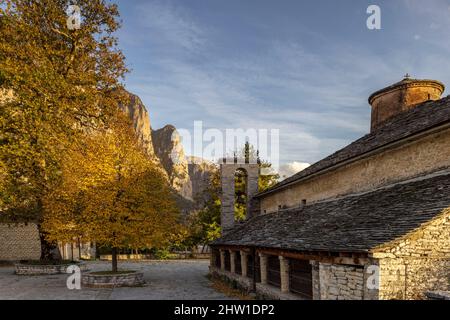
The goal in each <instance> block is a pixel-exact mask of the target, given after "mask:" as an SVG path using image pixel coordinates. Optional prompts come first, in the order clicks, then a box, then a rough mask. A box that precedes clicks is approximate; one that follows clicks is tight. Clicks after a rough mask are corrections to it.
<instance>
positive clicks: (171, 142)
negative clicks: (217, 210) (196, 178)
mask: <svg viewBox="0 0 450 320" xmlns="http://www.w3.org/2000/svg"><path fill="white" fill-rule="evenodd" d="M152 139H153V148H154V150H155V153H156V156H157V157H158V159H159V160H160V162H161V165H162V166H163V168H164V170H165V171H166V172H167V174H168V176H169V182H170V184H171V185H172V187H173V188H174V189H175V190H176V191H177V192H178V193H179V194H180V195H181V196H182V197H183V198H186V199H189V200H192V195H193V193H192V182H191V177H190V176H189V166H188V161H187V159H186V156H185V154H184V149H183V145H182V144H181V141H180V136H179V135H178V133H177V131H176V129H175V127H174V126H172V125H167V126H165V127H164V128H161V129H159V130H156V131H152Z"/></svg>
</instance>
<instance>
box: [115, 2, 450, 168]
mask: <svg viewBox="0 0 450 320" xmlns="http://www.w3.org/2000/svg"><path fill="white" fill-rule="evenodd" d="M115 2H117V3H118V5H119V10H120V12H121V19H122V23H123V27H122V29H121V30H120V31H119V32H118V34H117V35H118V37H119V44H120V47H121V49H122V50H123V52H124V53H125V56H126V58H127V65H128V66H129V68H130V69H131V72H130V73H129V74H128V75H127V77H126V80H125V83H126V87H127V89H128V90H129V91H131V92H133V93H135V94H137V95H138V96H139V97H140V98H141V99H142V101H143V102H144V104H145V105H146V107H147V109H148V111H149V113H150V118H151V124H152V127H153V129H158V128H161V127H163V126H164V125H166V124H172V125H174V126H175V127H176V128H179V129H188V130H192V128H193V126H194V121H199V120H200V121H203V127H204V128H206V129H207V128H217V129H220V130H224V129H226V128H243V129H248V128H255V129H279V130H280V162H281V164H284V165H286V166H289V167H294V168H298V167H302V166H303V165H302V163H314V162H316V161H318V160H320V159H321V158H323V157H325V156H327V155H329V154H331V153H332V152H334V151H336V150H338V149H340V148H342V147H343V146H345V145H347V144H349V143H350V142H352V141H354V140H356V139H357V138H359V137H361V136H363V135H365V134H367V133H368V132H369V127H370V106H369V104H368V102H367V99H368V97H369V95H370V94H371V93H372V92H374V91H376V90H378V89H381V88H383V87H385V86H387V85H390V84H392V83H394V82H397V81H400V80H401V79H402V78H403V76H404V75H405V74H406V73H409V74H410V75H411V76H412V77H414V78H427V79H429V78H431V79H436V80H440V81H442V82H443V83H444V84H448V85H449V86H450V59H449V57H450V32H449V31H450V0H427V1H423V0H389V1H375V0H372V1H365V0H339V1H331V0H328V1H324V0H314V1H300V0H296V1H290V0H280V1H275V0H208V1H206V0H203V1H202V0H189V1H181V0H178V1H175V0H173V1H160V0H155V1H153V0H150V1H149V0H127V1H125V0H115ZM371 4H376V5H378V6H379V7H380V9H381V30H369V29H368V28H367V25H366V20H367V18H368V17H369V14H368V13H367V12H366V11H367V8H368V6H369V5H371ZM447 92H448V91H446V93H444V95H447V94H448V93H447ZM187 147H188V146H187ZM191 152H192V150H189V148H187V150H186V153H188V154H189V153H191Z"/></svg>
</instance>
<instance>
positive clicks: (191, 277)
mask: <svg viewBox="0 0 450 320" xmlns="http://www.w3.org/2000/svg"><path fill="white" fill-rule="evenodd" d="M88 265H89V269H90V270H93V271H98V270H109V269H110V268H111V263H108V262H88ZM208 265H209V260H177V261H142V262H120V261H119V269H132V270H138V271H143V272H144V279H145V281H146V285H145V286H143V287H136V288H114V289H92V288H83V287H82V288H81V290H69V289H67V287H66V280H67V277H68V275H64V274H62V275H49V276H18V275H15V274H14V268H13V267H0V299H2V300H3V299H30V300H37V299H51V300H54V299H55V300H59V299H63V300H80V299H82V300H99V299H100V300H122V299H123V300H150V299H152V300H183V299H193V300H216V299H229V298H228V297H226V296H225V295H224V294H222V293H220V292H217V291H216V290H214V289H213V288H211V286H210V282H209V280H208V279H207V278H206V275H207V273H208Z"/></svg>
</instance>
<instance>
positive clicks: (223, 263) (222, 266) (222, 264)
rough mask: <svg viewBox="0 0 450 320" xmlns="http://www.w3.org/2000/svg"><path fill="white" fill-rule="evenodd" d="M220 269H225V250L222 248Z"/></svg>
mask: <svg viewBox="0 0 450 320" xmlns="http://www.w3.org/2000/svg"><path fill="white" fill-rule="evenodd" d="M220 270H222V271H225V251H224V250H222V249H220Z"/></svg>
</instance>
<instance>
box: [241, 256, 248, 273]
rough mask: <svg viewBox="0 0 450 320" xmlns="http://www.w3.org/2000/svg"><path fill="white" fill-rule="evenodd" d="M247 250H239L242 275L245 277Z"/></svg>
mask: <svg viewBox="0 0 450 320" xmlns="http://www.w3.org/2000/svg"><path fill="white" fill-rule="evenodd" d="M247 261H248V259H247V252H245V251H244V250H241V270H242V276H243V277H247V268H248V266H247Z"/></svg>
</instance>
